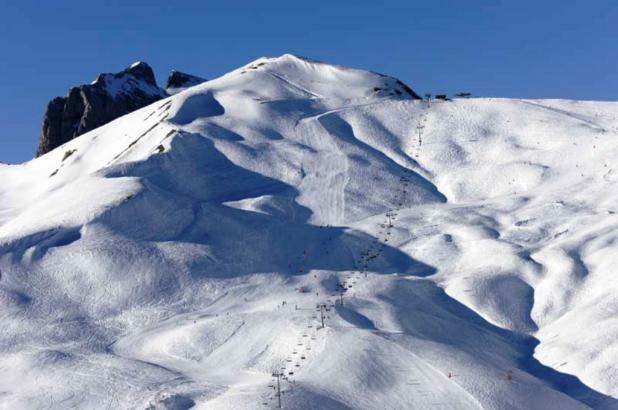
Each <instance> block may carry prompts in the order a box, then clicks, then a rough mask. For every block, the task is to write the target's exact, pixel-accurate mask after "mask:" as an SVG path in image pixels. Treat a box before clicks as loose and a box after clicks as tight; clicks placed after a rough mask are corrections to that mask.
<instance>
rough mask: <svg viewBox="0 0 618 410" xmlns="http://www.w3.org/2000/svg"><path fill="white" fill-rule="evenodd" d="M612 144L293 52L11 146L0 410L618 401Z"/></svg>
mask: <svg viewBox="0 0 618 410" xmlns="http://www.w3.org/2000/svg"><path fill="white" fill-rule="evenodd" d="M617 139H618V104H617V103H610V102H580V101H564V100H534V101H533V100H509V99H495V98H478V99H462V100H460V99H457V100H454V101H425V100H420V99H418V96H417V95H416V94H415V93H414V91H412V90H411V89H410V88H408V87H407V86H406V85H404V84H403V83H402V82H400V81H398V80H396V79H394V78H392V77H387V76H383V75H380V74H376V73H372V72H367V71H362V70H355V69H350V68H344V67H339V66H334V65H329V64H323V63H319V62H315V61H311V60H307V59H302V58H298V57H295V56H292V55H284V56H281V57H278V58H263V59H259V60H257V61H254V62H252V63H251V64H249V65H247V66H245V67H241V68H239V69H237V70H235V71H233V72H230V73H228V74H226V75H224V76H222V77H220V78H217V79H214V80H211V81H207V82H205V83H202V84H199V85H196V86H193V87H190V88H187V89H185V90H184V91H181V92H178V93H177V94H175V95H173V96H171V97H168V98H165V99H163V100H160V101H157V102H155V103H154V104H152V105H149V106H147V107H144V108H141V109H139V110H137V111H135V112H133V113H131V114H128V115H125V116H123V117H121V118H119V119H117V120H115V121H113V122H111V123H109V124H106V125H104V126H102V127H99V128H97V129H95V130H93V131H90V132H88V133H86V134H84V135H82V136H80V137H79V138H76V139H74V140H71V141H69V142H68V143H66V144H64V145H63V146H61V147H59V148H57V149H55V150H53V151H51V152H49V153H47V154H45V155H43V156H41V157H39V158H37V159H35V160H33V161H30V162H27V163H25V164H21V165H3V164H0V272H1V274H2V276H1V279H0V307H1V308H0V329H2V330H1V333H0V408H6V409H42V408H53V409H55V408H57V409H63V408H83V409H99V408H100V409H188V408H195V409H270V408H277V407H278V397H277V395H276V393H277V390H276V388H277V381H276V379H275V378H273V376H272V375H273V373H274V372H280V373H281V374H282V375H283V377H281V379H280V380H279V382H280V386H281V390H282V391H283V394H282V396H281V400H282V406H283V408H287V409H328V410H335V409H337V410H339V409H363V410H365V409H457V410H460V409H500V410H502V409H560V410H564V409H587V408H592V409H608V410H609V409H617V408H618V368H617V363H618V342H617V340H618V319H617V316H616V313H617V311H618V296H617V295H618V292H617V290H618V281H617V280H616V278H615V276H616V273H615V270H614V263H615V262H617V261H618V249H617V248H616V243H617V241H618V230H617V229H616V227H617V225H618V216H617V215H616V211H618V209H617V205H616V199H617V196H618V189H617V188H616V179H617V176H616V167H617V166H618V162H617V161H618V140H617ZM322 321H323V323H324V326H323V327H322Z"/></svg>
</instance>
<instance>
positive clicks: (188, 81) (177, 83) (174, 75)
mask: <svg viewBox="0 0 618 410" xmlns="http://www.w3.org/2000/svg"><path fill="white" fill-rule="evenodd" d="M205 81H207V80H206V79H204V78H201V77H196V76H194V75H191V74H186V73H183V72H181V71H176V70H172V72H171V73H170V75H169V77H167V83H166V84H165V90H166V91H167V93H168V94H170V95H172V94H176V93H178V92H180V91H182V90H184V89H186V88H189V87H193V86H194V85H198V84H201V83H203V82H205Z"/></svg>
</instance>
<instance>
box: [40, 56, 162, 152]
mask: <svg viewBox="0 0 618 410" xmlns="http://www.w3.org/2000/svg"><path fill="white" fill-rule="evenodd" d="M164 97H167V93H166V92H165V91H164V90H162V89H160V88H159V87H158V86H157V83H156V80H155V76H154V73H153V71H152V68H150V66H149V65H148V64H146V63H143V62H138V63H135V64H132V65H131V66H130V67H128V68H126V69H125V70H123V71H121V72H119V73H116V74H101V75H99V76H98V77H97V79H96V80H95V81H93V82H92V83H91V84H87V85H81V86H79V87H73V88H71V89H70V90H69V93H68V95H67V96H66V97H56V98H54V99H53V100H51V101H50V102H49V104H48V105H47V109H46V111H45V116H44V118H43V127H42V130H41V139H40V141H39V146H38V149H37V151H36V156H37V157H38V156H41V155H43V154H45V153H47V152H49V151H51V150H53V149H54V148H56V147H58V146H60V145H62V144H64V143H66V142H68V141H70V140H72V139H73V138H75V137H77V136H79V135H81V134H84V133H86V132H88V131H91V130H93V129H95V128H97V127H100V126H101V125H104V124H107V123H108V122H110V121H112V120H114V119H116V118H118V117H121V116H123V115H125V114H128V113H130V112H132V111H135V110H137V109H138V108H142V107H145V106H146V105H149V104H152V103H153V102H155V101H157V100H160V99H161V98H164Z"/></svg>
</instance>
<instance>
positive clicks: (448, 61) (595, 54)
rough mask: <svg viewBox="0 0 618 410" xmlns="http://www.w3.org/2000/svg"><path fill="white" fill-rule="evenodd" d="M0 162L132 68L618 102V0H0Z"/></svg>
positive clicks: (22, 155)
mask: <svg viewBox="0 0 618 410" xmlns="http://www.w3.org/2000/svg"><path fill="white" fill-rule="evenodd" d="M0 19H1V23H0V39H1V40H0V55H1V56H2V60H1V61H0V81H1V90H2V98H0V161H3V162H12V163H15V162H21V161H25V160H27V159H29V158H31V157H32V155H33V153H34V151H35V148H36V144H37V141H38V136H39V130H40V125H41V118H42V114H43V110H44V108H45V105H46V103H47V101H48V100H49V99H51V98H52V97H54V96H57V95H65V94H66V92H67V90H68V88H69V87H70V86H72V85H77V84H81V83H86V82H90V81H92V80H93V79H94V78H95V76H96V74H97V73H99V72H115V71H118V70H120V69H122V68H124V67H125V66H127V65H129V64H130V63H132V62H133V61H136V60H143V61H146V62H148V63H149V64H151V65H152V66H153V68H154V69H155V72H156V74H157V78H158V80H159V82H160V83H161V82H163V81H164V80H165V77H166V76H167V73H168V72H169V71H170V70H171V69H172V68H176V69H179V70H182V71H187V72H189V73H193V74H196V75H201V76H205V77H207V78H213V77H217V76H219V75H221V74H223V73H225V72H227V71H229V70H231V69H233V68H236V67H238V66H240V65H243V64H245V63H247V62H249V61H251V60H254V59H255V58H257V57H260V56H264V55H267V56H272V55H280V54H283V53H286V52H291V53H294V54H299V55H303V56H308V57H312V58H314V59H318V60H323V61H327V62H333V63H338V64H343V65H348V66H353V67H359V68H367V69H371V70H374V71H378V72H383V73H385V74H390V75H394V76H396V77H399V78H400V79H402V80H403V81H404V82H406V83H408V84H409V85H410V86H411V87H412V88H413V89H414V90H416V91H417V92H420V93H424V92H432V93H436V92H445V93H453V92H457V91H470V92H472V93H474V94H475V95H479V96H503V97H525V98H573V99H599V100H600V99H603V100H617V99H618V98H617V95H618V77H617V76H618V1H617V0H534V1H531V0H510V1H507V0H401V1H388V0H382V1H369V0H350V1H347V0H330V1H318V0H314V1H294V0H286V1H276V0H272V1H270V0H259V1H258V0H255V1H242V0H237V1H230V0H228V1H209V0H202V1H184V2H183V1H170V0H166V1H159V0H149V1H130V0H124V1H117V0H106V1H96V2H95V1H83V0H80V1H72V0H63V1H54V2H47V1H36V2H35V1H31V0H24V1H19V2H18V1H11V2H9V1H8V0H0Z"/></svg>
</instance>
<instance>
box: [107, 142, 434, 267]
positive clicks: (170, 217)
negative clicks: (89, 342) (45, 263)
mask: <svg viewBox="0 0 618 410" xmlns="http://www.w3.org/2000/svg"><path fill="white" fill-rule="evenodd" d="M105 176H106V177H109V178H111V177H138V178H141V179H142V185H143V186H144V190H143V191H142V192H141V193H140V194H139V195H137V198H133V199H131V200H129V201H126V202H125V203H123V204H122V205H121V207H129V208H130V207H133V209H127V210H126V212H125V211H122V209H118V210H112V211H110V212H108V213H107V214H106V216H105V218H102V219H101V220H99V221H98V222H101V223H105V224H106V225H107V226H108V227H110V228H111V229H113V230H115V231H117V232H119V233H121V234H123V235H125V236H129V237H134V238H135V239H140V240H152V241H162V240H165V241H177V242H184V243H192V244H197V245H202V250H203V252H202V254H201V256H200V255H198V254H197V253H196V255H195V260H194V261H192V262H191V270H192V271H193V272H196V274H205V275H214V276H238V275H244V274H250V273H257V272H274V271H276V272H288V273H295V274H296V273H301V274H302V273H306V272H307V271H308V270H311V269H328V270H334V271H342V270H353V269H356V268H357V266H356V261H355V256H356V255H358V254H359V251H360V250H362V249H367V248H368V247H369V246H370V245H371V244H372V243H373V242H375V241H376V238H374V237H372V236H370V235H367V234H365V233H362V232H356V231H352V230H347V229H345V228H343V227H320V226H316V225H312V224H309V223H308V220H309V218H310V217H311V210H309V209H308V208H305V207H303V206H301V205H299V204H298V203H297V202H296V198H297V197H298V195H299V192H298V191H297V190H296V189H295V188H294V187H292V186H291V185H288V184H286V183H284V182H282V181H278V180H276V179H273V178H270V177H267V176H264V175H261V174H258V173H256V172H253V171H251V170H248V169H245V168H243V167H241V166H239V165H236V164H234V163H233V162H231V161H230V160H229V159H228V158H227V157H225V156H224V155H223V154H222V153H221V152H220V151H218V150H217V148H216V147H215V145H214V144H213V142H212V141H211V140H210V139H208V138H206V137H203V136H201V135H199V134H191V133H184V132H183V133H181V134H180V135H179V136H177V137H176V138H174V139H173V140H172V147H171V149H170V150H169V151H167V152H166V153H163V154H159V155H154V156H151V157H149V158H148V159H147V160H145V161H141V162H133V163H129V164H120V165H116V166H114V167H110V168H109V169H108V170H106V171H105ZM255 198H261V199H263V200H264V201H266V202H268V201H271V202H270V203H271V204H273V208H274V207H276V208H277V213H276V214H275V215H271V214H269V213H267V212H256V211H255V210H247V209H243V208H242V207H241V208H239V207H236V206H234V207H233V206H230V205H226V203H228V202H233V201H241V202H242V201H243V200H251V199H255ZM131 201H133V202H134V203H135V204H137V205H132V204H131ZM138 201H139V202H138ZM170 203H175V204H177V205H176V207H175V209H171V207H170ZM281 203H285V204H286V206H284V207H282V206H280V205H281ZM144 206H147V207H149V208H153V207H161V209H160V210H158V211H153V210H152V209H148V212H145V210H144V209H143V207H144ZM140 209H142V210H141V211H140ZM261 209H263V210H268V209H270V208H269V206H263V207H262V208H261ZM126 213H130V214H132V215H136V220H139V224H138V225H139V226H135V227H131V226H130V225H131V224H130V223H127V218H126V215H125V214H126ZM189 213H190V214H192V217H188V216H186V215H185V216H184V217H182V218H180V217H179V215H181V214H189ZM144 226H146V227H148V226H150V227H152V228H151V229H149V230H148V229H146V230H145V229H144V228H143V227H144ZM291 255H292V257H291ZM381 260H382V262H381V263H380V266H379V268H380V271H381V272H384V273H391V272H402V273H408V272H428V271H432V272H433V268H430V267H429V266H427V265H425V264H422V263H420V262H418V261H415V260H413V259H412V258H410V257H409V256H408V255H406V254H405V253H403V252H401V251H399V250H398V249H396V248H393V247H385V248H384V251H383V256H382V258H381Z"/></svg>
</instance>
